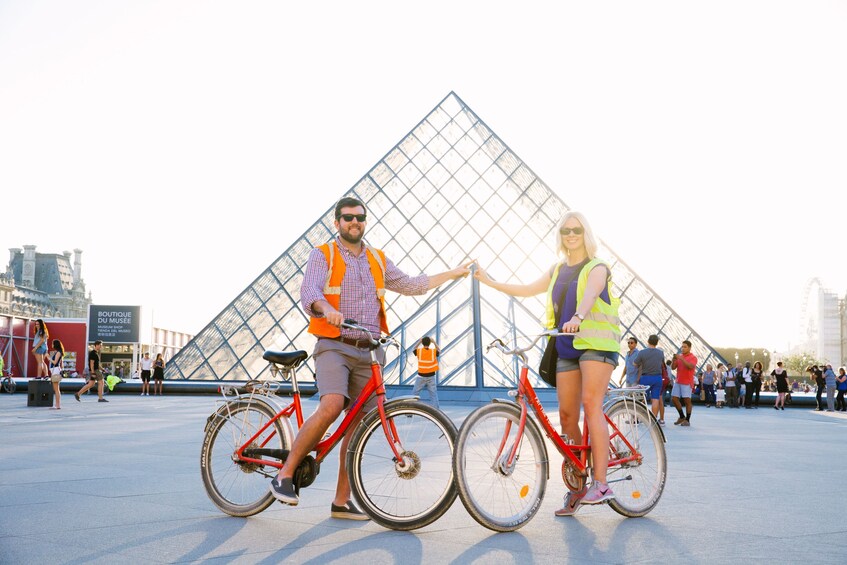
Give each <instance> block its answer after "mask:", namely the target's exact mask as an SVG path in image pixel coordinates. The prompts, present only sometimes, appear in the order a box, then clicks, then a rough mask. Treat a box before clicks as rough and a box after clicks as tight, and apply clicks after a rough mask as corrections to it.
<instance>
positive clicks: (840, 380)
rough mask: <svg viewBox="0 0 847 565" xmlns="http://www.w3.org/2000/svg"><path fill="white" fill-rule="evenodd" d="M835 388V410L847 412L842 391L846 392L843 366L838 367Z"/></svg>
mask: <svg viewBox="0 0 847 565" xmlns="http://www.w3.org/2000/svg"><path fill="white" fill-rule="evenodd" d="M835 388H836V389H837V390H838V396H837V397H836V398H835V410H840V411H842V412H847V402H845V401H844V393H845V392H847V373H845V372H844V367H839V368H838V376H837V377H836V378H835Z"/></svg>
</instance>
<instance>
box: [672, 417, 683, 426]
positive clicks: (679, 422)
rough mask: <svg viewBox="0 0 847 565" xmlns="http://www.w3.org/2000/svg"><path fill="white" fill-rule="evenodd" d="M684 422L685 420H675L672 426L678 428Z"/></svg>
mask: <svg viewBox="0 0 847 565" xmlns="http://www.w3.org/2000/svg"><path fill="white" fill-rule="evenodd" d="M684 421H685V418H677V419H676V422H674V423H673V425H674V426H678V425H680V424H681V423H683V422H684Z"/></svg>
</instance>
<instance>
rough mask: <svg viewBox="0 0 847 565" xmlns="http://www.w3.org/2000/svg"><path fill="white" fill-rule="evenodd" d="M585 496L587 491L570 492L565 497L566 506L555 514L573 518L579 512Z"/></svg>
mask: <svg viewBox="0 0 847 565" xmlns="http://www.w3.org/2000/svg"><path fill="white" fill-rule="evenodd" d="M583 496H585V489H584V488H583V489H582V490H580V491H579V492H568V494H566V495H565V501H564V506H562V507H561V508H559V509H558V510H556V511H555V512H554V514H555V515H556V516H573V515H574V514H576V511H577V510H579V504H580V502H582V497H583Z"/></svg>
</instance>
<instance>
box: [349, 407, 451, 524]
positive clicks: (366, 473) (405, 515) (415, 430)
mask: <svg viewBox="0 0 847 565" xmlns="http://www.w3.org/2000/svg"><path fill="white" fill-rule="evenodd" d="M385 417H386V420H387V421H389V422H391V423H393V425H394V427H395V428H396V429H397V434H398V437H399V438H400V443H401V445H402V449H403V459H404V462H405V465H404V466H399V465H398V462H397V460H396V459H395V457H394V453H393V451H392V450H391V446H389V444H388V441H387V440H386V437H385V433H384V432H383V429H382V422H381V420H380V418H379V411H378V410H372V411H371V412H370V413H368V415H367V416H365V418H364V419H363V420H362V423H361V424H359V426H357V428H356V430H355V432H354V433H353V436H352V438H351V439H350V446H349V448H348V451H347V455H346V457H347V473H348V475H349V478H350V487H351V489H352V491H353V496H354V498H355V499H356V501H357V502H358V503H359V504H360V505H361V506H362V509H363V510H364V511H365V512H366V513H367V514H368V516H370V517H371V519H372V520H373V521H374V522H376V523H377V524H380V525H381V526H384V527H386V528H391V529H393V530H414V529H416V528H421V527H423V526H426V525H427V524H430V523H432V522H434V521H435V520H437V519H438V518H440V517H441V516H442V515H443V514H444V513H445V512H446V511H447V509H449V508H450V506H451V505H452V504H453V501H454V500H456V485H455V481H454V480H453V469H452V465H451V461H452V459H453V447H454V445H455V443H456V426H455V425H453V422H452V421H451V420H450V418H448V417H447V416H445V415H444V414H443V413H442V412H440V411H438V410H436V409H435V408H432V407H431V406H429V405H427V404H424V403H422V402H418V401H398V402H392V403H389V404H387V405H386V406H385Z"/></svg>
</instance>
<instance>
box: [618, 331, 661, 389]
mask: <svg viewBox="0 0 847 565" xmlns="http://www.w3.org/2000/svg"><path fill="white" fill-rule="evenodd" d="M657 343H658V342H657ZM626 346H627V347H628V348H629V351H627V352H626V359H625V360H624V366H623V374H622V375H621V383H626V386H634V385H635V384H636V383H637V382H638V369H637V368H636V367H635V359H636V358H637V357H638V351H639V350H638V340H637V339H635V336H629V339H627V340H626Z"/></svg>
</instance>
